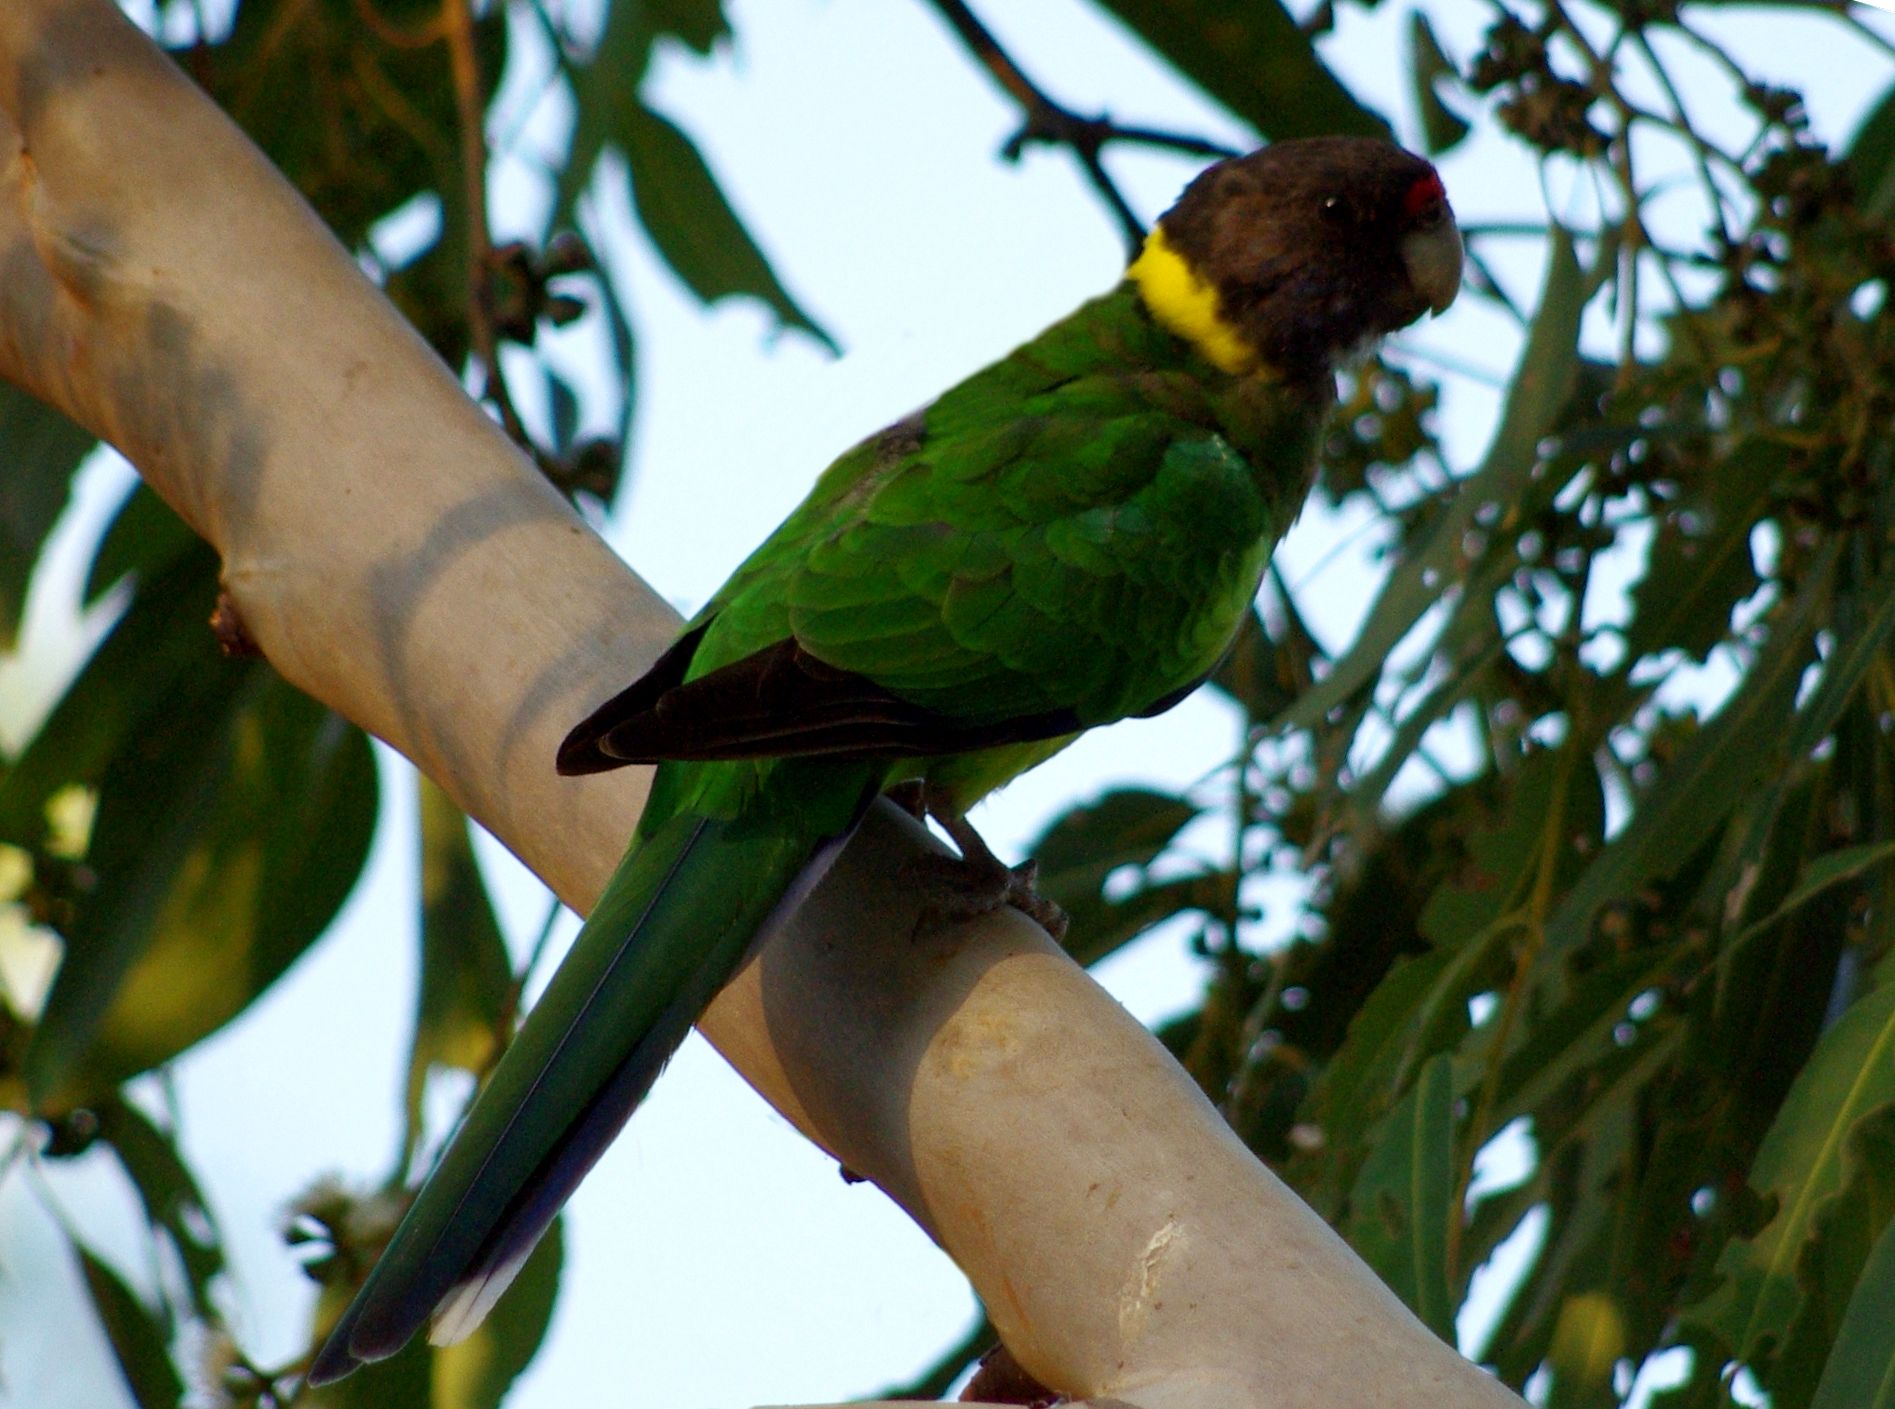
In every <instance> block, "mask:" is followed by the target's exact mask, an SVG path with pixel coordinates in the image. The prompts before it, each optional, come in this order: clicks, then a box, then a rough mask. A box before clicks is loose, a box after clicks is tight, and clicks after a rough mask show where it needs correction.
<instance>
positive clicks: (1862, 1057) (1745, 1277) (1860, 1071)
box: [1698, 959, 1895, 1360]
mask: <svg viewBox="0 0 1895 1409" xmlns="http://www.w3.org/2000/svg"><path fill="white" fill-rule="evenodd" d="M1891 1102H1895V959H1885V960H1884V961H1883V962H1882V964H1881V966H1880V968H1879V970H1878V972H1877V974H1876V981H1875V984H1874V986H1873V987H1872V988H1870V989H1869V991H1868V992H1867V993H1865V994H1863V995H1862V996H1861V997H1860V998H1858V999H1856V1001H1855V1002H1854V1003H1852V1004H1851V1005H1850V1006H1849V1008H1848V1010H1847V1011H1846V1012H1844V1013H1843V1015H1842V1017H1841V1018H1840V1019H1838V1020H1837V1021H1836V1023H1835V1024H1834V1025H1833V1026H1831V1027H1830V1029H1829V1030H1828V1031H1827V1032H1825V1033H1824V1034H1823V1036H1822V1039H1821V1041H1820V1042H1818V1043H1817V1046H1816V1050H1815V1051H1814V1053H1812V1054H1811V1056H1810V1059H1809V1061H1808V1062H1807V1063H1806V1064H1805V1065H1804V1067H1803V1069H1802V1071H1801V1072H1799V1073H1798V1074H1797V1077H1796V1081H1795V1082H1794V1084H1793V1085H1792V1086H1791V1088H1790V1093H1789V1096H1788V1097H1787V1098H1786V1099H1785V1100H1784V1102H1783V1106H1782V1108H1781V1109H1780V1110H1779V1111H1778V1112H1777V1116H1776V1120H1775V1121H1774V1122H1773V1123H1772V1125H1771V1127H1770V1131H1769V1133H1768V1134H1767V1135H1766V1136H1765V1137H1764V1140H1763V1144H1762V1145H1761V1146H1760V1147H1759V1149H1758V1151H1757V1157H1756V1160H1755V1162H1754V1163H1753V1164H1752V1166H1751V1171H1750V1183H1751V1185H1752V1186H1753V1187H1754V1188H1756V1189H1757V1190H1758V1191H1759V1192H1761V1193H1763V1194H1765V1195H1766V1196H1769V1197H1772V1198H1774V1199H1775V1200H1776V1213H1775V1216H1774V1217H1772V1218H1771V1219H1770V1221H1769V1222H1768V1223H1767V1224H1766V1225H1765V1226H1764V1227H1763V1229H1762V1231H1761V1232H1759V1233H1758V1234H1757V1235H1756V1236H1755V1237H1754V1238H1752V1239H1750V1240H1748V1241H1734V1242H1732V1243H1731V1244H1730V1245H1729V1246H1728V1247H1726V1248H1725V1250H1724V1253H1723V1256H1722V1257H1721V1259H1720V1260H1719V1262H1718V1271H1719V1272H1720V1273H1721V1274H1723V1276H1724V1278H1725V1281H1724V1283H1723V1285H1722V1286H1721V1287H1720V1288H1719V1289H1718V1291H1717V1293H1716V1294H1715V1295H1714V1296H1713V1297H1712V1298H1711V1300H1710V1301H1708V1302H1707V1303H1706V1304H1705V1305H1704V1307H1703V1308H1702V1309H1701V1311H1700V1313H1699V1316H1698V1319H1700V1320H1702V1321H1703V1322H1704V1323H1705V1324H1706V1325H1707V1326H1708V1327H1709V1328H1710V1329H1712V1330H1713V1331H1715V1332H1717V1333H1718V1334H1719V1335H1721V1336H1722V1337H1723V1338H1724V1340H1725V1342H1726V1343H1727V1344H1729V1345H1730V1346H1732V1347H1733V1348H1734V1351H1735V1353H1736V1354H1737V1356H1738V1357H1739V1358H1741V1359H1745V1360H1756V1359H1758V1358H1759V1357H1765V1358H1767V1357H1768V1356H1769V1355H1770V1353H1771V1352H1772V1350H1773V1349H1774V1348H1775V1347H1776V1346H1777V1345H1778V1344H1779V1343H1780V1342H1781V1341H1782V1339H1783V1337H1784V1336H1785V1335H1786V1334H1787V1333H1788V1331H1789V1329H1790V1325H1791V1322H1792V1321H1793V1320H1794V1319H1795V1318H1796V1316H1797V1314H1798V1312H1799V1311H1800V1310H1801V1309H1802V1307H1803V1304H1804V1301H1805V1298H1806V1297H1807V1295H1808V1292H1807V1290H1806V1289H1805V1288H1804V1287H1803V1286H1802V1285H1801V1284H1800V1282H1799V1279H1798V1275H1797V1267H1798V1262H1799V1259H1801V1258H1802V1257H1804V1256H1805V1250H1806V1248H1807V1247H1808V1246H1809V1244H1810V1240H1811V1234H1812V1231H1813V1229H1814V1228H1815V1226H1816V1223H1817V1220H1818V1217H1819V1215H1821V1214H1822V1213H1823V1212H1824V1211H1825V1207H1826V1205H1827V1204H1828V1203H1829V1202H1830V1201H1831V1200H1832V1199H1834V1198H1835V1197H1836V1196H1837V1195H1838V1194H1839V1193H1841V1192H1842V1191H1843V1189H1844V1187H1845V1186H1846V1184H1847V1183H1848V1181H1849V1179H1850V1177H1851V1173H1852V1171H1851V1161H1850V1159H1849V1155H1850V1154H1851V1153H1852V1150H1853V1147H1852V1145H1851V1135H1852V1132H1853V1131H1854V1130H1855V1129H1856V1127H1857V1126H1858V1125H1859V1124H1860V1123H1861V1122H1862V1120H1863V1119H1864V1118H1865V1117H1866V1116H1868V1115H1869V1114H1870V1113H1871V1112H1874V1111H1876V1110H1877V1109H1878V1108H1881V1107H1883V1106H1886V1105H1888V1104H1889V1103H1891Z"/></svg>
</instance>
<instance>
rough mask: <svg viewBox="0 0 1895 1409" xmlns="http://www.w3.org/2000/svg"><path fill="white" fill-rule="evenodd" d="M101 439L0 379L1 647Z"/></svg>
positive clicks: (11, 634)
mask: <svg viewBox="0 0 1895 1409" xmlns="http://www.w3.org/2000/svg"><path fill="white" fill-rule="evenodd" d="M97 443H98V442H97V440H96V438H95V437H93V436H92V435H89V434H88V433H87V432H85V431H82V430H80V429H79V427H77V426H75V425H74V424H73V423H72V422H71V421H69V420H67V419H66V418H65V417H64V416H62V415H60V413H59V412H57V411H55V410H53V408H52V407H50V406H48V405H47V404H46V403H45V402H43V401H41V400H39V399H38V398H37V397H34V396H30V395H28V394H27V393H26V392H24V391H22V390H20V388H18V387H16V386H14V385H12V384H11V383H9V382H4V381H0V652H5V651H10V650H12V649H13V645H14V640H15V638H16V636H17V634H18V632H19V629H20V618H21V614H22V613H23V612H24V610H25V607H26V584H27V581H28V579H29V578H31V577H32V575H33V568H34V565H35V564H36V563H38V561H39V555H40V548H41V546H42V545H43V544H44V543H45V541H46V535H47V534H49V533H51V532H52V529H53V525H54V524H55V523H56V522H57V521H58V519H59V515H60V511H61V510H63V509H64V508H65V507H66V494H67V490H68V488H69V486H70V485H71V483H72V477H73V474H74V473H75V472H76V471H77V470H78V468H79V464H80V462H81V461H82V460H84V459H85V457H86V455H87V454H88V453H89V452H90V451H91V449H92V447H93V446H94V445H96V444H97Z"/></svg>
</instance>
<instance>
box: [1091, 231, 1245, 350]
mask: <svg viewBox="0 0 1895 1409" xmlns="http://www.w3.org/2000/svg"><path fill="white" fill-rule="evenodd" d="M1125 272H1126V277H1128V278H1129V279H1131V281H1132V282H1133V283H1134V284H1136V285H1137V286H1138V293H1139V297H1141V298H1142V299H1144V300H1145V307H1146V308H1147V309H1149V310H1150V311H1151V316H1152V317H1154V318H1156V319H1157V320H1158V321H1159V322H1160V323H1162V324H1164V326H1165V327H1167V328H1169V329H1170V330H1171V331H1172V332H1174V333H1176V334H1177V335H1178V336H1179V337H1181V338H1183V339H1184V340H1185V341H1186V342H1188V343H1190V344H1191V346H1193V347H1194V348H1196V349H1197V350H1198V353H1199V355H1200V356H1202V357H1203V358H1204V359H1205V361H1207V362H1209V363H1210V364H1211V365H1212V366H1214V367H1216V368H1218V369H1219V370H1220V371H1224V372H1228V373H1230V375H1231V376H1233V377H1241V376H1244V375H1246V374H1247V373H1251V372H1255V371H1258V370H1259V365H1260V364H1259V362H1258V358H1257V354H1256V352H1255V350H1254V349H1252V348H1251V347H1250V345H1249V344H1247V343H1246V342H1245V341H1244V340H1243V339H1242V338H1241V337H1239V336H1238V334H1237V330H1236V329H1235V328H1233V327H1231V325H1230V324H1229V323H1228V322H1226V321H1225V320H1224V315H1223V313H1222V312H1221V311H1220V310H1219V308H1218V303H1217V290H1216V289H1214V288H1212V287H1211V286H1210V285H1209V284H1207V283H1205V282H1204V281H1203V280H1202V279H1200V278H1199V277H1198V274H1197V271H1196V270H1195V269H1193V268H1192V267H1191V266H1190V265H1189V264H1188V263H1187V262H1186V261H1185V258H1184V256H1183V255H1181V254H1179V253H1178V252H1177V250H1175V249H1173V248H1172V247H1171V241H1170V240H1168V239H1166V238H1165V227H1164V226H1163V225H1154V226H1152V231H1151V234H1149V235H1147V236H1146V237H1145V247H1144V249H1142V250H1141V251H1139V255H1138V258H1137V259H1135V260H1133V261H1132V267H1131V268H1130V269H1128V270H1126V271H1125Z"/></svg>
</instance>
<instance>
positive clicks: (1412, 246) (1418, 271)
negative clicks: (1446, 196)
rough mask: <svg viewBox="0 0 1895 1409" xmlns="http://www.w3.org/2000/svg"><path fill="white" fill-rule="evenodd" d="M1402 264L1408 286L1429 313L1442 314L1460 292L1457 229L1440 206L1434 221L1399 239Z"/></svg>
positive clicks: (1459, 233)
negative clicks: (1420, 297)
mask: <svg viewBox="0 0 1895 1409" xmlns="http://www.w3.org/2000/svg"><path fill="white" fill-rule="evenodd" d="M1402 263H1403V264H1405V265H1407V266H1408V282H1409V283H1410V284H1411V285H1413V286H1414V289H1415V292H1417V293H1419V294H1420V295H1421V296H1422V298H1423V299H1425V300H1426V301H1427V304H1428V309H1429V311H1430V312H1433V313H1444V312H1446V311H1447V307H1448V305H1449V304H1451V303H1453V302H1454V296H1455V295H1456V294H1458V293H1459V292H1460V291H1461V227H1460V226H1458V225H1456V224H1455V223H1454V212H1453V211H1451V210H1449V209H1448V206H1447V202H1446V201H1443V202H1442V203H1441V213H1440V216H1439V218H1438V219H1435V220H1433V221H1431V222H1429V223H1428V224H1426V225H1424V226H1422V227H1420V228H1419V229H1416V230H1411V231H1410V232H1409V233H1408V234H1406V235H1404V236H1403V237H1402Z"/></svg>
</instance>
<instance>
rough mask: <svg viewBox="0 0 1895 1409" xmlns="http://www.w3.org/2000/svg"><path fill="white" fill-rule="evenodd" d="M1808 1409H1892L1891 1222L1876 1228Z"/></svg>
mask: <svg viewBox="0 0 1895 1409" xmlns="http://www.w3.org/2000/svg"><path fill="white" fill-rule="evenodd" d="M1810 1403H1811V1409H1895V1223H1890V1224H1889V1225H1888V1226H1887V1227H1885V1228H1884V1229H1883V1230H1882V1236H1881V1238H1880V1239H1878V1240H1877V1242H1876V1244H1875V1251H1874V1252H1873V1253H1871V1254H1870V1255H1869V1261H1868V1265H1867V1266H1866V1267H1865V1268H1864V1269H1863V1272H1862V1280H1861V1281H1860V1282H1858V1283H1857V1284H1856V1290H1855V1295H1854V1296H1852V1297H1851V1298H1850V1299H1849V1311H1848V1314H1847V1315H1846V1316H1844V1317H1843V1322H1842V1332H1841V1334H1840V1335H1838V1336H1837V1337H1836V1348H1835V1349H1834V1350H1832V1351H1831V1352H1830V1354H1829V1362H1828V1364H1826V1365H1825V1366H1824V1367H1823V1378H1822V1381H1821V1382H1820V1383H1819V1384H1818V1385H1817V1386H1816V1398H1815V1399H1814V1400H1812V1401H1811V1402H1810Z"/></svg>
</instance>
